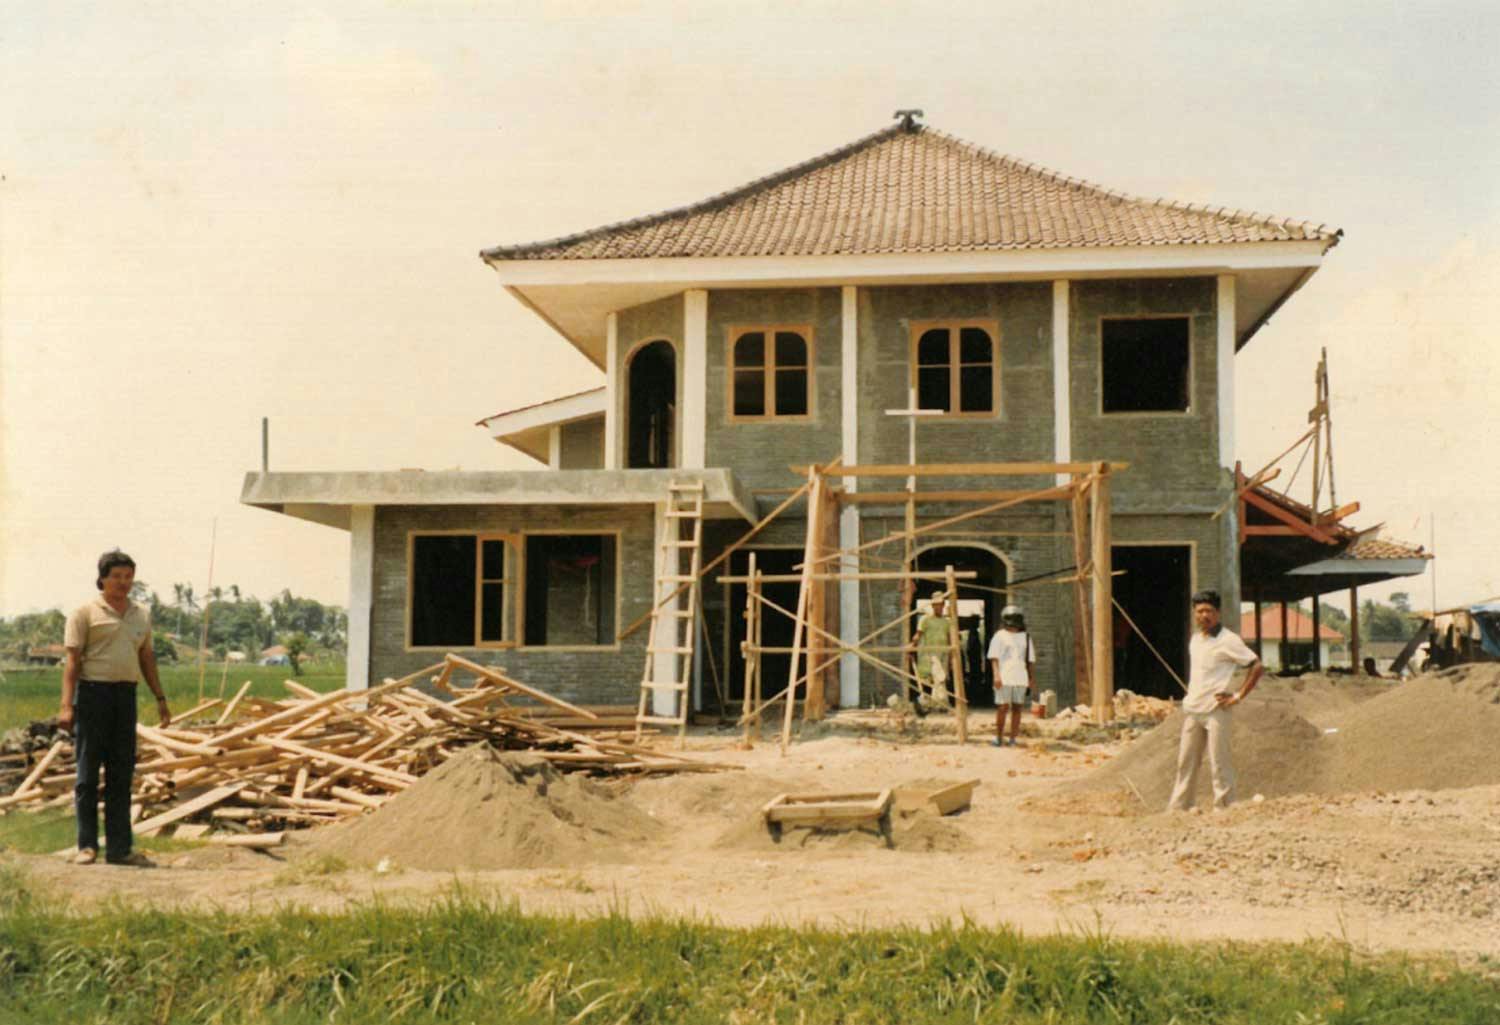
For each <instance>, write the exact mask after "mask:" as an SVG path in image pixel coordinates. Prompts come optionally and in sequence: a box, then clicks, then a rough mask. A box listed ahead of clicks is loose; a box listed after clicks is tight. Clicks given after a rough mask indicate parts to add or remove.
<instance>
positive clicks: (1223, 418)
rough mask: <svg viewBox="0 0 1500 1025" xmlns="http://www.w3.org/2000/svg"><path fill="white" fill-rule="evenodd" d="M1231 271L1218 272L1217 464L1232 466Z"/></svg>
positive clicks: (1232, 343) (1233, 313)
mask: <svg viewBox="0 0 1500 1025" xmlns="http://www.w3.org/2000/svg"><path fill="white" fill-rule="evenodd" d="M1234 300H1235V294H1234V275H1233V274H1220V275H1219V309H1218V314H1219V315H1218V325H1219V336H1218V342H1219V344H1218V351H1219V360H1218V363H1219V465H1220V466H1222V467H1224V468H1226V469H1229V468H1232V467H1233V466H1234V336H1235V309H1234Z"/></svg>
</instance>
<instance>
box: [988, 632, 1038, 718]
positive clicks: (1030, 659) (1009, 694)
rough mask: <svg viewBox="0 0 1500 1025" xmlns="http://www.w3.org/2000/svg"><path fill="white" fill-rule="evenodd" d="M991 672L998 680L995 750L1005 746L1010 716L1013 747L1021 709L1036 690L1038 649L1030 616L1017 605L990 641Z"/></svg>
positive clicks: (996, 685)
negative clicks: (1029, 627)
mask: <svg viewBox="0 0 1500 1025" xmlns="http://www.w3.org/2000/svg"><path fill="white" fill-rule="evenodd" d="M989 659H990V671H991V673H992V674H993V675H994V678H995V739H994V740H992V741H990V743H991V744H993V745H994V746H995V747H1003V746H1004V744H1005V718H1006V714H1007V713H1009V715H1010V746H1011V747H1015V746H1016V735H1017V734H1018V733H1020V732H1021V708H1022V707H1023V706H1024V705H1025V704H1026V695H1027V693H1028V692H1029V691H1034V690H1035V689H1036V646H1035V645H1034V644H1032V643H1031V635H1030V634H1029V633H1027V632H1026V617H1025V616H1024V615H1023V614H1022V612H1021V609H1020V607H1019V606H1017V605H1007V606H1005V608H1004V609H1002V610H1001V612H1000V629H999V630H996V631H995V636H994V637H991V638H990V650H989Z"/></svg>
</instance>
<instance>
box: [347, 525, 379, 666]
mask: <svg viewBox="0 0 1500 1025" xmlns="http://www.w3.org/2000/svg"><path fill="white" fill-rule="evenodd" d="M374 607H375V507H374V506H373V505H354V506H350V507H349V633H348V653H347V655H346V656H345V660H344V686H346V687H348V688H349V689H350V690H365V689H366V688H368V687H369V686H370V613H371V611H372V610H373V609H374Z"/></svg>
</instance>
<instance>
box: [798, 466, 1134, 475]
mask: <svg viewBox="0 0 1500 1025" xmlns="http://www.w3.org/2000/svg"><path fill="white" fill-rule="evenodd" d="M1098 465H1099V464H1098V463H917V464H916V465H914V466H904V465H902V464H900V463H893V464H878V465H877V464H870V465H865V466H840V467H838V468H837V469H833V470H828V471H825V472H826V473H827V474H828V476H830V477H1044V476H1051V475H1053V474H1058V473H1093V472H1094V470H1095V469H1097V468H1098ZM1129 468H1130V464H1129V463H1110V464H1109V469H1110V472H1111V473H1118V472H1119V471H1121V470H1126V469H1129ZM791 471H792V472H793V473H795V474H797V475H798V476H801V477H805V476H807V471H808V467H806V466H793V467H791Z"/></svg>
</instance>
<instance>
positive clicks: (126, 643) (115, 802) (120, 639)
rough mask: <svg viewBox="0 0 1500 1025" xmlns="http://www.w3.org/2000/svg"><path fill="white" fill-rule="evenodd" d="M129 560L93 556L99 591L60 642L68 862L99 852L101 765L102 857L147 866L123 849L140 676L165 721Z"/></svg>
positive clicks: (118, 554)
mask: <svg viewBox="0 0 1500 1025" xmlns="http://www.w3.org/2000/svg"><path fill="white" fill-rule="evenodd" d="M134 583H135V562H134V561H133V560H132V559H131V558H130V556H128V555H126V554H125V553H124V552H122V551H120V550H119V549H118V548H116V549H115V550H113V551H109V552H105V553H104V554H103V555H101V556H99V576H98V578H97V579H96V580H95V581H94V586H95V587H97V588H98V589H99V592H100V593H99V596H98V597H97V598H95V599H94V600H93V601H91V602H88V603H87V604H85V605H80V606H79V607H78V608H77V609H76V610H75V611H74V612H73V614H72V615H71V616H69V617H68V625H67V629H66V631H65V633H64V637H63V645H64V646H65V647H66V648H67V650H68V660H67V664H66V665H65V666H64V668H63V685H62V707H61V708H60V709H58V714H57V720H58V724H59V725H61V726H62V728H63V729H65V730H66V729H71V730H72V731H73V750H74V755H75V758H76V761H77V763H78V783H77V785H76V786H75V787H74V789H73V806H74V809H75V811H76V813H77V816H78V853H77V854H76V855H74V861H75V862H76V863H77V864H80V865H91V864H93V863H94V861H95V860H96V859H97V858H98V857H99V768H100V766H103V768H104V834H105V837H106V839H107V840H108V841H109V846H108V848H107V849H106V852H105V860H106V861H108V862H109V863H110V864H112V865H142V866H144V865H149V864H151V862H150V861H149V860H148V859H147V858H146V857H145V855H143V854H140V853H138V852H134V851H132V850H131V845H132V843H133V840H134V838H133V837H132V836H131V831H130V786H131V782H132V779H133V777H134V776H135V688H136V683H137V681H138V680H139V679H140V677H141V676H142V675H144V676H145V677H146V684H147V685H148V686H149V687H150V688H151V693H153V694H155V695H156V711H157V713H158V714H159V715H160V716H161V724H162V725H163V726H166V725H167V724H168V723H170V722H171V721H172V715H171V712H170V711H169V710H168V708H167V698H166V695H164V694H163V693H162V690H161V679H160V677H159V676H158V675H157V672H156V656H155V654H154V653H153V652H152V650H151V613H150V612H149V611H147V609H146V608H145V607H144V606H142V605H137V604H136V603H135V602H133V601H131V600H130V587H131V585H132V584H134Z"/></svg>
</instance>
